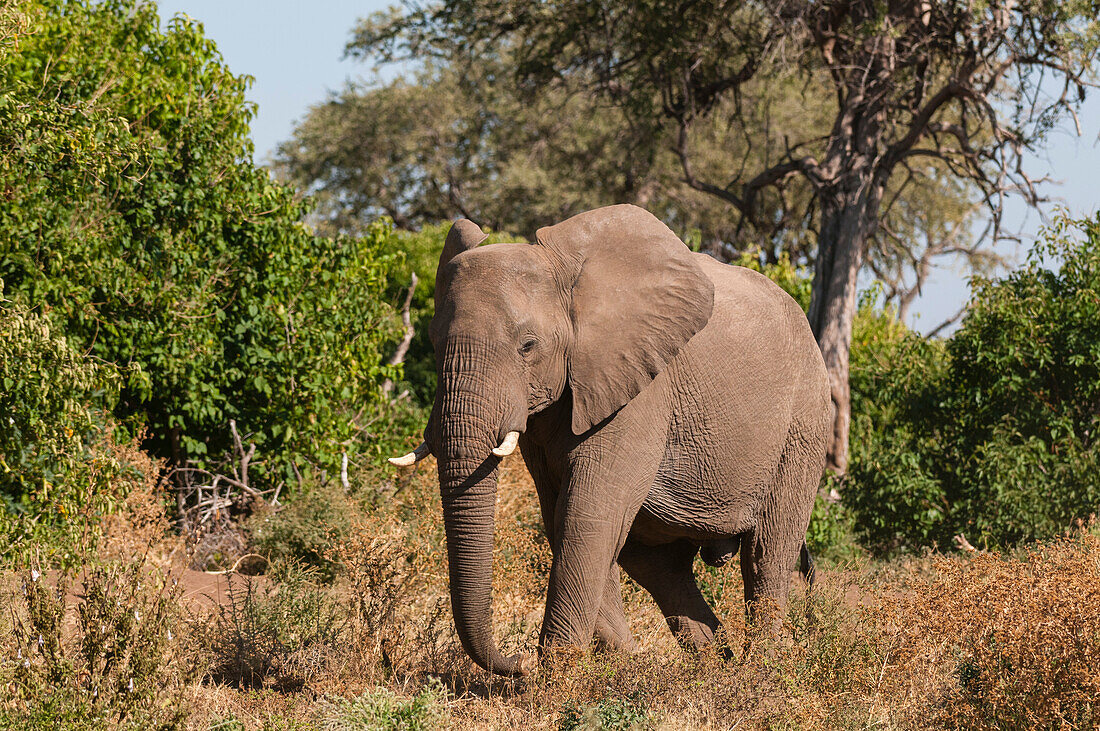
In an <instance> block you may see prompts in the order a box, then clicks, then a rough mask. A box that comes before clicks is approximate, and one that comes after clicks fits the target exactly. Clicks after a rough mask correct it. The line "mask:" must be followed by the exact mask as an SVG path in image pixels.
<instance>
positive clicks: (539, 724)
mask: <svg viewBox="0 0 1100 731" xmlns="http://www.w3.org/2000/svg"><path fill="white" fill-rule="evenodd" d="M383 489H384V490H385V494H384V495H382V496H380V497H379V498H377V499H373V500H371V501H370V502H372V503H373V504H374V505H375V506H376V507H374V508H371V509H364V508H362V507H360V503H357V502H356V501H354V500H351V499H348V501H347V505H346V506H344V507H343V508H342V509H346V510H347V512H348V514H349V515H352V516H353V524H354V526H355V528H354V530H352V531H351V534H350V536H349V537H348V538H347V539H346V540H343V541H341V542H339V543H338V544H337V545H334V546H333V547H332V549H331V552H330V555H329V560H330V561H331V562H332V563H333V564H334V565H335V566H337V567H338V570H337V577H338V578H337V580H336V582H335V583H332V584H324V583H319V582H317V581H315V580H314V579H312V578H311V577H310V575H309V573H308V572H306V573H305V574H301V573H299V574H297V575H295V574H294V573H293V569H292V568H291V569H288V568H285V567H284V568H282V569H278V568H276V569H272V570H271V571H269V572H268V576H267V577H265V579H264V582H262V583H250V582H254V580H253V579H248V578H246V577H242V576H234V577H232V578H231V579H230V580H231V581H233V582H235V584H236V586H237V589H236V594H235V595H234V598H233V601H232V602H229V605H230V606H229V607H228V608H227V604H226V603H225V602H223V603H222V605H221V607H220V608H214V609H206V610H203V609H201V608H200V607H198V606H195V607H191V608H190V609H189V611H190V612H191V613H192V615H193V618H192V621H191V623H190V626H191V627H192V628H193V631H192V632H191V633H190V642H189V644H188V645H187V646H188V647H189V648H190V649H189V652H190V653H191V662H192V665H193V666H194V667H202V668H205V669H206V670H205V676H204V679H202V680H201V681H195V682H194V683H192V685H191V688H190V693H189V696H188V697H189V699H190V700H188V702H187V709H186V710H187V718H186V725H187V726H189V727H191V728H206V727H208V726H210V725H212V724H222V727H224V728H248V729H252V728H256V729H259V728H314V727H322V728H409V729H413V728H433V727H438V726H445V727H454V728H501V729H508V728H523V729H541V728H548V729H549V728H555V729H556V728H671V729H708V728H713V729H726V728H735V727H736V728H739V729H765V728H767V729H772V728H791V729H818V728H820V729H844V728H852V729H856V728H860V729H862V728H886V729H910V728H944V729H952V728H966V729H971V728H1013V729H1014V728H1095V727H1097V726H1098V725H1100V718H1098V711H1097V709H1098V708H1100V611H1098V609H1097V608H1098V607H1100V538H1098V537H1097V535H1096V533H1095V531H1094V530H1090V529H1088V528H1087V527H1082V529H1081V530H1079V531H1077V532H1076V533H1075V534H1074V535H1073V536H1067V537H1066V538H1064V539H1062V540H1059V541H1055V542H1052V543H1049V544H1044V545H1042V546H1036V547H1033V548H1031V549H1030V550H1028V551H1024V552H1020V553H1017V554H1013V555H1004V556H997V555H992V554H977V555H966V556H936V555H933V556H926V557H923V558H910V559H905V560H898V561H894V562H891V563H888V564H874V563H862V564H851V565H847V566H841V567H826V568H824V569H823V570H822V571H821V572H820V574H819V577H820V580H819V583H818V585H817V587H816V588H815V591H814V593H813V595H812V596H806V595H805V592H804V591H803V590H802V589H801V588H799V589H797V590H796V591H795V595H794V597H793V599H792V602H791V606H790V609H789V611H788V615H787V626H786V631H785V632H784V634H783V638H782V639H781V641H779V642H777V643H774V644H770V643H767V642H756V643H755V644H754V649H753V651H752V653H751V654H749V655H747V656H744V657H740V658H738V659H736V660H734V661H728V662H727V661H723V660H721V659H720V658H718V657H717V656H716V655H714V654H713V653H702V654H700V655H689V654H684V653H682V652H681V651H680V650H679V649H678V647H677V646H676V643H675V642H674V640H673V638H672V637H671V635H670V633H669V632H668V630H667V627H666V625H665V623H664V620H663V618H662V617H661V616H660V614H659V613H658V612H657V610H656V607H655V606H654V605H653V603H652V601H651V600H650V599H649V598H648V596H647V595H646V594H645V593H644V592H642V591H641V590H640V589H638V587H636V586H635V585H634V584H632V583H631V582H629V581H627V582H624V595H625V598H626V606H627V612H628V616H629V619H630V622H631V625H632V628H633V630H634V632H635V635H636V637H637V639H638V641H639V646H640V647H641V648H642V649H641V650H640V652H638V653H637V654H634V655H631V656H623V655H606V654H581V655H572V656H569V655H558V656H555V657H552V658H550V659H549V662H548V663H547V664H546V665H545V666H544V667H543V668H542V669H540V671H539V672H538V674H537V675H536V676H535V677H533V678H527V679H522V680H508V679H501V678H494V677H491V676H489V675H488V674H486V673H484V672H483V671H481V670H480V669H478V668H476V667H474V666H473V665H472V664H471V663H470V661H469V660H468V659H467V658H466V656H465V655H464V654H463V652H462V651H461V648H460V646H459V643H458V640H457V637H456V636H455V634H454V630H453V625H452V621H451V617H450V608H449V602H448V600H447V587H446V558H445V551H444V547H443V530H442V519H441V511H440V506H439V498H438V490H437V488H436V485H435V474H434V471H433V467H432V466H431V462H430V460H429V462H428V463H427V466H426V467H424V466H422V467H421V468H420V471H419V472H418V473H417V474H416V475H415V476H414V477H412V478H411V479H409V478H406V477H402V478H401V479H399V480H398V481H397V482H396V483H392V484H390V485H387V486H384V487H383ZM139 502H140V501H139ZM378 506H381V507H378ZM134 512H135V515H138V516H139V517H140V515H141V514H142V511H141V510H136V511H134ZM136 519H137V518H136ZM144 524H149V521H147V520H146V521H145V523H144ZM161 530H163V528H161ZM154 532H155V531H154ZM541 534H542V532H541V519H540V517H539V514H538V509H537V500H536V498H535V494H534V488H533V485H532V484H531V482H530V478H529V476H528V475H527V473H526V471H525V470H524V469H523V465H522V462H521V461H520V460H518V459H510V460H507V461H506V462H505V464H504V467H503V470H502V477H501V482H500V495H499V503H498V532H497V541H496V555H495V562H496V565H495V571H494V576H495V584H494V608H495V617H494V620H495V629H496V633H497V638H498V641H499V642H500V644H501V647H502V649H503V650H504V651H505V652H512V651H518V650H523V651H532V650H533V649H534V648H535V644H536V642H537V637H538V627H539V623H540V622H541V618H542V617H541V615H542V607H543V601H544V593H545V586H546V577H547V575H548V572H549V565H550V557H549V551H548V549H547V547H546V544H545V541H544V540H543V539H542V537H541ZM108 545H110V542H108ZM177 553H178V554H179V555H181V556H182V552H177ZM160 555H162V556H170V555H172V554H171V551H170V550H165V551H162V552H161V554H160ZM698 569H699V573H700V576H701V581H702V583H703V585H704V590H705V591H706V592H707V593H708V595H709V596H711V597H712V598H713V600H714V603H715V605H716V609H717V611H718V613H719V615H720V616H722V617H724V619H725V622H726V629H727V632H728V634H729V636H730V639H731V645H732V646H733V647H740V646H741V640H742V638H743V637H744V631H745V628H744V622H743V611H742V607H741V582H740V575H739V571H738V567H737V566H736V562H733V563H731V564H730V565H728V566H726V567H724V568H723V569H720V570H719V569H711V568H707V567H704V566H703V565H702V564H699V566H698ZM295 576H296V578H295ZM799 586H801V585H799ZM204 612H205V613H204ZM227 612H228V614H227ZM233 613H236V615H234V614H233ZM249 613H251V614H249ZM234 616H236V619H234ZM245 617H248V619H247V621H244V620H243V619H242V618H245ZM242 642H250V643H252V644H250V645H248V647H247V652H248V653H250V654H248V656H247V658H246V660H247V662H246V664H245V666H244V667H245V669H246V670H247V671H248V672H250V673H251V675H248V676H247V678H246V676H245V675H244V674H243V673H240V672H238V673H237V674H236V675H235V674H234V672H232V670H233V667H234V665H233V661H234V658H235V655H234V653H237V652H239V651H240V648H241V647H242V645H241V643H242ZM237 659H238V660H239V659H240V658H237ZM249 663H251V664H249Z"/></svg>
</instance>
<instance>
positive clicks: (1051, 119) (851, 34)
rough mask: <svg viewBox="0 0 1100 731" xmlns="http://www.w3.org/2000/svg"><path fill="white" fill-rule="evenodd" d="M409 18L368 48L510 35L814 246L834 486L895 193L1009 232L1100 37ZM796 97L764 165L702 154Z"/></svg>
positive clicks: (1051, 11) (519, 12)
mask: <svg viewBox="0 0 1100 731" xmlns="http://www.w3.org/2000/svg"><path fill="white" fill-rule="evenodd" d="M407 8H408V12H407V13H405V14H400V13H396V14H392V15H390V16H389V17H388V18H383V19H379V20H376V21H375V22H373V23H371V24H369V25H366V26H364V27H363V28H362V29H361V37H360V39H359V41H358V42H359V43H360V44H361V45H362V46H363V47H364V48H372V49H375V52H376V53H377V54H379V55H380V56H381V57H382V58H384V59H400V58H409V57H413V58H415V57H417V56H418V55H422V54H441V55H443V57H445V58H451V59H453V62H454V63H461V64H467V65H472V64H475V63H476V62H477V59H478V58H479V57H481V56H482V55H483V54H485V53H492V52H493V49H494V48H496V47H497V46H498V45H499V44H500V43H501V42H502V39H508V41H509V43H510V47H511V48H512V49H513V54H514V61H515V63H514V67H515V77H516V80H517V83H518V84H520V85H521V86H522V87H523V88H527V89H532V90H541V89H553V88H557V87H559V86H564V88H571V87H572V86H573V85H577V84H580V85H581V86H582V87H583V88H587V89H590V90H592V91H593V92H594V93H596V94H598V95H599V97H600V98H601V99H602V100H604V101H605V102H606V103H607V104H610V105H614V106H615V107H616V108H618V109H620V110H622V112H623V113H624V114H625V115H627V116H628V117H629V118H631V119H634V120H649V119H654V118H664V119H667V120H669V121H670V122H671V123H672V124H673V125H674V126H675V128H676V129H677V134H676V135H675V137H674V139H675V140H676V147H675V149H676V152H677V155H678V157H679V160H680V163H681V168H682V172H683V176H684V178H685V180H686V181H687V183H688V185H690V186H691V187H692V188H694V189H695V190H698V191H700V192H702V193H705V194H707V195H710V196H713V197H714V198H716V199H717V200H720V201H722V202H724V203H725V204H726V205H727V207H728V210H730V211H731V213H732V214H733V215H734V216H735V217H738V218H739V219H740V220H741V221H744V222H745V225H746V226H749V227H752V228H755V229H757V230H759V231H761V232H762V233H763V234H764V235H774V234H772V233H770V232H773V231H774V232H776V233H778V232H779V231H785V232H789V231H791V230H792V227H793V230H798V228H804V229H806V230H809V231H811V232H812V233H813V235H814V238H815V245H816V253H815V255H814V292H813V301H812V302H811V305H810V309H809V313H808V317H809V320H810V323H811V325H812V327H813V329H814V333H815V334H816V336H817V339H818V343H819V345H820V346H821V350H822V353H823V355H824V357H825V363H826V366H827V367H828V369H829V373H830V376H831V379H832V383H833V394H832V395H833V403H834V406H835V407H836V409H835V411H836V417H835V424H834V430H833V437H832V440H831V441H832V444H831V446H830V449H829V464H830V467H831V468H832V469H833V470H835V471H837V472H843V471H844V470H845V469H846V467H847V462H848V459H847V453H848V429H849V410H850V392H849V383H848V375H849V352H850V346H851V338H852V323H853V319H854V316H855V311H856V306H857V299H856V290H857V278H858V274H859V272H860V271H861V269H862V268H863V264H864V261H865V257H866V255H867V253H868V247H869V245H870V244H871V243H872V241H873V238H874V236H875V235H876V234H877V233H879V229H880V226H881V222H882V221H883V219H884V216H885V214H886V213H887V212H888V211H889V210H890V208H891V207H892V205H893V202H894V201H896V200H897V196H895V195H893V193H892V191H896V190H898V189H902V188H904V187H905V186H906V185H908V184H909V183H908V182H907V181H909V180H911V179H915V180H920V179H921V178H928V177H929V175H931V174H938V175H946V176H949V177H951V178H955V179H958V180H962V181H964V182H965V183H966V185H967V186H968V187H969V186H973V187H974V188H975V189H976V190H977V192H978V199H979V200H980V201H982V202H983V203H985V204H986V206H987V208H988V209H989V211H990V213H991V214H992V217H993V220H994V226H993V228H994V232H993V238H996V237H997V235H998V234H999V212H1000V203H1001V201H1002V199H1003V196H1004V194H1005V193H1007V192H1011V191H1023V193H1024V195H1025V197H1026V198H1027V200H1029V201H1030V202H1033V203H1034V202H1035V201H1036V200H1037V199H1038V196H1037V194H1036V191H1035V189H1034V186H1033V181H1032V180H1031V179H1030V178H1029V177H1028V176H1027V175H1026V174H1025V173H1024V172H1023V168H1022V165H1021V161H1022V159H1023V154H1024V153H1025V152H1026V151H1029V150H1035V149H1036V147H1037V146H1038V145H1039V144H1040V143H1041V142H1042V140H1043V138H1044V135H1045V133H1046V132H1047V131H1048V130H1049V129H1051V127H1052V125H1053V124H1054V123H1055V121H1056V120H1057V119H1058V116H1059V114H1061V113H1063V112H1066V111H1067V110H1072V109H1073V108H1074V106H1075V105H1077V104H1078V103H1079V102H1080V101H1081V100H1082V99H1083V98H1084V95H1085V90H1086V88H1087V87H1088V86H1090V85H1091V84H1092V77H1091V70H1092V69H1091V67H1092V63H1093V60H1094V59H1095V57H1096V53H1097V40H1098V37H1100V21H1098V20H1097V17H1098V16H1100V12H1098V10H1100V7H1098V6H1097V4H1096V2H1094V1H1093V0H1082V1H1077V2H1069V3H1062V2H1053V1H1052V0H1028V1H1026V2H992V3H980V4H974V3H970V2H961V1H958V2H941V3H882V2H875V1H873V0H862V1H860V2H844V1H839V0H838V1H835V2H833V1H830V2H795V1H790V2H781V3H770V4H759V3H741V2H696V3H679V4H677V3H665V2H640V3H616V2H610V1H604V2H590V1H588V0H585V1H583V2H582V1H580V0H553V1H551V2H542V3H528V2H522V0H501V1H499V2H483V1H478V0H448V1H447V2H442V3H433V4H429V5H419V4H414V3H408V4H407ZM783 83H788V84H795V85H797V86H798V87H799V88H801V89H802V90H803V93H804V100H805V107H806V108H807V109H810V110H818V109H825V110H827V117H828V122H827V123H826V125H825V126H824V128H822V127H819V126H817V125H816V124H814V114H812V113H811V114H810V115H807V116H808V118H809V119H808V120H807V123H806V124H805V125H797V133H796V134H791V135H786V134H783V135H776V136H775V137H774V138H773V139H774V140H775V142H774V144H772V145H771V146H770V147H768V148H766V149H769V150H770V151H771V152H772V153H773V154H770V155H767V156H765V157H764V159H763V161H762V162H759V161H758V160H757V159H745V160H744V162H745V164H744V165H742V164H735V165H732V166H726V165H722V166H721V167H720V168H719V169H717V170H707V169H706V168H705V167H704V164H703V163H701V162H700V160H699V159H698V158H697V156H696V154H695V152H696V151H695V150H693V148H692V145H691V140H692V134H693V131H694V130H696V129H697V128H698V126H699V125H700V122H701V120H705V119H708V118H711V117H712V115H714V114H716V113H722V112H723V111H724V110H727V109H728V108H729V107H726V106H724V105H723V104H722V102H723V100H733V102H734V110H735V111H736V112H737V113H738V120H739V121H741V120H756V119H760V120H763V123H764V125H765V128H766V129H767V130H768V131H766V132H765V133H764V134H765V135H771V131H770V126H771V121H772V120H773V119H776V120H779V121H780V122H782V121H783V120H784V117H783V116H782V115H781V114H779V113H778V111H779V107H777V106H776V101H777V100H779V99H782V98H783V97H782V95H775V94H771V93H769V92H770V91H771V90H773V89H774V88H775V85H776V84H783ZM1051 90H1053V94H1051ZM773 111H775V112H776V113H775V114H773V113H772V112H773ZM780 129H782V127H780ZM733 159H735V160H737V158H733ZM929 161H934V163H933V164H932V166H931V167H928V166H927V165H926V163H927V162H929ZM806 189H808V191H809V195H808V196H804V195H801V194H800V191H802V190H806ZM804 202H808V205H807V206H805V207H801V208H800V207H799V206H800V204H802V203H804ZM891 240H892V241H895V240H894V239H891ZM896 240H900V241H904V240H905V239H904V237H898V239H896ZM914 243H915V242H914Z"/></svg>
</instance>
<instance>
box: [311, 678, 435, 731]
mask: <svg viewBox="0 0 1100 731" xmlns="http://www.w3.org/2000/svg"><path fill="white" fill-rule="evenodd" d="M447 696H448V693H447V689H446V688H445V687H444V686H443V684H442V683H441V682H440V681H439V680H438V679H436V678H429V679H428V682H427V683H426V684H425V685H424V686H423V687H422V688H421V689H420V690H419V691H417V692H416V694H415V695H413V696H412V698H408V699H405V698H402V697H401V696H399V695H397V694H396V693H394V692H393V691H392V690H390V689H388V688H382V687H380V688H374V689H372V690H369V691H367V692H366V693H363V694H362V695H359V696H357V697H355V698H351V699H347V700H343V699H332V700H330V701H328V703H327V704H326V708H325V712H324V715H325V716H326V718H325V720H324V722H323V723H322V724H321V728H323V729H325V731H352V730H353V729H356V730H358V729H362V730H363V731H431V730H432V729H437V728H442V727H443V726H444V724H446V722H447V720H448V718H449V715H450V714H449V713H448V712H447V707H446V705H445V704H446V702H447Z"/></svg>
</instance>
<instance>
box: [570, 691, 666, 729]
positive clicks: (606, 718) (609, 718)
mask: <svg viewBox="0 0 1100 731" xmlns="http://www.w3.org/2000/svg"><path fill="white" fill-rule="evenodd" d="M651 727H652V719H650V717H649V712H648V711H647V710H646V708H645V705H644V704H643V703H641V702H640V701H639V699H637V698H633V699H627V698H604V699H603V700H601V701H599V702H598V703H595V704H593V705H590V706H583V707H578V706H574V705H568V706H566V708H565V710H564V712H563V713H562V718H561V721H559V722H558V728H559V729H561V731H597V730H598V729H608V730H609V731H610V730H611V729H615V730H616V731H619V730H620V729H621V730H622V731H626V730H627V729H647V728H651Z"/></svg>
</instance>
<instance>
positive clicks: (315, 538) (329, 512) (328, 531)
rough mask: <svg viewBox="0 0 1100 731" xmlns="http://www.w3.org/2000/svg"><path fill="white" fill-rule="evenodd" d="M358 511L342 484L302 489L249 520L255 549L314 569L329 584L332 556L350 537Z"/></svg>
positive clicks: (275, 558)
mask: <svg viewBox="0 0 1100 731" xmlns="http://www.w3.org/2000/svg"><path fill="white" fill-rule="evenodd" d="M357 512H358V508H357V507H356V506H355V503H354V502H353V500H352V499H351V498H349V497H348V496H347V495H346V494H344V491H343V488H341V487H340V486H339V485H332V484H327V485H321V486H316V487H312V488H308V489H306V490H303V491H302V492H301V493H300V494H299V495H297V496H296V498H295V499H294V500H293V501H291V502H289V503H288V504H286V505H285V506H283V507H281V508H280V509H278V510H277V511H275V510H271V509H270V508H266V507H265V508H263V509H261V510H258V511H257V512H256V513H255V514H254V515H253V516H252V517H251V518H250V519H249V521H248V523H247V529H248V533H249V536H250V538H251V540H252V546H253V549H254V550H256V551H257V552H259V553H261V554H263V555H264V556H266V557H267V558H268V559H269V560H272V561H276V562H278V561H293V562H300V563H302V564H303V565H306V566H311V567H314V568H315V569H316V570H317V571H318V576H319V577H320V578H322V579H323V580H326V581H329V580H331V579H332V578H333V576H334V575H335V571H336V566H335V564H334V563H333V560H332V556H331V555H330V554H331V552H332V549H333V547H334V546H336V545H337V544H338V543H340V542H341V541H343V540H344V539H346V538H347V536H348V533H349V531H350V530H351V527H352V522H353V519H354V516H355V513H357Z"/></svg>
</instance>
